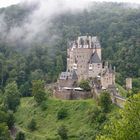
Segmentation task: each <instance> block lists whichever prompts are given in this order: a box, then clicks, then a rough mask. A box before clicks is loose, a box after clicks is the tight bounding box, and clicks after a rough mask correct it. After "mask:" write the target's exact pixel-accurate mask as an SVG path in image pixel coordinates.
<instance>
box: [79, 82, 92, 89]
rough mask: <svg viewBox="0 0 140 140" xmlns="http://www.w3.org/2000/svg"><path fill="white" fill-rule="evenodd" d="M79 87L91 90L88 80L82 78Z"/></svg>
mask: <svg viewBox="0 0 140 140" xmlns="http://www.w3.org/2000/svg"><path fill="white" fill-rule="evenodd" d="M79 87H80V88H82V89H84V90H85V91H90V90H91V87H90V85H89V82H88V81H87V80H82V81H81V82H80V83H79Z"/></svg>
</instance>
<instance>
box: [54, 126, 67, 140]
mask: <svg viewBox="0 0 140 140" xmlns="http://www.w3.org/2000/svg"><path fill="white" fill-rule="evenodd" d="M57 133H58V135H59V136H60V137H61V139H62V140H67V139H68V130H67V129H66V127H65V126H64V125H61V126H60V127H59V128H58V130H57Z"/></svg>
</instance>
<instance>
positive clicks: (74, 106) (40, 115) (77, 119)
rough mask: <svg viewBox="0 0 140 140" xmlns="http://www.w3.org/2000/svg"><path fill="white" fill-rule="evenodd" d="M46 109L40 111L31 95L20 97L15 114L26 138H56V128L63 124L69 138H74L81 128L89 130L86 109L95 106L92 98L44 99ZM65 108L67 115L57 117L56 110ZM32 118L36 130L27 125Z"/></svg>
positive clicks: (18, 125)
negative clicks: (74, 99)
mask: <svg viewBox="0 0 140 140" xmlns="http://www.w3.org/2000/svg"><path fill="white" fill-rule="evenodd" d="M46 104H47V109H46V110H44V111H42V109H41V107H40V106H38V105H37V104H36V103H35V101H34V99H33V98H32V97H28V98H22V99H21V105H20V106H19V108H18V111H17V112H16V114H15V117H16V125H17V127H18V128H19V129H20V130H22V131H23V132H25V134H26V138H27V140H47V139H52V140H55V139H58V136H57V128H58V127H59V126H60V125H62V124H64V125H65V126H66V127H67V128H68V132H69V136H70V137H71V139H73V140H74V139H75V140H76V136H77V134H78V133H79V132H80V131H81V130H89V129H91V126H90V125H89V124H88V115H87V114H88V111H89V110H90V109H92V108H94V107H95V106H96V104H95V101H94V100H93V99H90V100H76V101H65V100H63V101H62V100H57V99H49V100H48V101H46ZM61 108H65V109H66V110H67V112H68V116H67V117H66V118H65V119H63V120H58V119H57V112H58V111H59V110H60V109H61ZM32 118H34V119H35V120H36V122H37V130H36V131H34V132H31V131H29V130H28V128H27V126H28V123H29V121H30V120H31V119H32Z"/></svg>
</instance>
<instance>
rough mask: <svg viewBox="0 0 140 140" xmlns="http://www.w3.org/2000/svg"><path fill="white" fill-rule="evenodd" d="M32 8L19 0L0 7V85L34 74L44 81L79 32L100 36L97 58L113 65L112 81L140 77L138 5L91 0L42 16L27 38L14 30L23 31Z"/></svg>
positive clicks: (60, 64)
mask: <svg viewBox="0 0 140 140" xmlns="http://www.w3.org/2000/svg"><path fill="white" fill-rule="evenodd" d="M36 8H37V5H36V4H34V5H26V4H24V5H14V6H11V7H8V8H2V9H1V10H0V13H1V17H2V18H1V20H2V21H3V23H1V26H2V27H3V24H4V25H5V26H4V27H5V28H4V29H1V30H0V31H1V32H0V34H1V37H0V50H1V53H0V65H1V69H0V76H1V78H0V80H1V86H3V85H5V84H6V83H7V82H9V81H13V80H16V81H17V82H18V85H19V86H21V85H22V84H25V83H26V84H27V81H28V83H30V82H31V81H32V80H33V79H40V78H42V79H44V80H45V81H46V82H53V81H55V80H56V79H57V76H58V74H59V73H60V71H61V70H64V69H65V68H66V49H67V43H68V41H69V40H73V39H75V38H76V37H77V36H78V35H85V34H90V35H96V36H98V37H99V38H100V41H101V45H102V49H103V59H104V60H108V61H109V62H110V63H112V65H114V66H116V71H117V72H118V82H122V81H123V79H125V77H138V76H140V61H139V59H140V56H139V53H140V47H139V46H140V38H139V37H140V8H139V6H137V7H135V8H134V7H131V6H130V5H129V4H121V3H92V4H91V6H90V7H89V8H87V9H83V10H80V11H69V10H67V11H65V12H64V13H60V14H56V15H54V16H53V17H51V19H49V21H47V20H45V21H44V22H43V24H42V26H44V29H43V30H41V31H40V32H37V33H36V35H35V36H34V37H33V38H32V39H30V41H27V39H26V40H24V39H25V38H26V36H27V37H29V35H30V34H29V33H28V32H27V34H26V32H24V34H21V33H20V31H21V30H24V28H23V27H25V23H28V22H31V21H30V20H29V17H31V15H32V13H33V12H34V11H35V9H36ZM29 15H30V16H29ZM29 25H32V24H29ZM30 28H32V26H30ZM27 31H28V30H27ZM12 32H13V34H15V35H14V36H13V34H12ZM11 36H12V37H11ZM19 36H20V37H19ZM14 37H15V38H14ZM9 38H10V39H11V38H12V39H11V40H12V41H11V40H10V39H9ZM13 38H14V39H13ZM13 40H14V41H13ZM9 42H10V43H9Z"/></svg>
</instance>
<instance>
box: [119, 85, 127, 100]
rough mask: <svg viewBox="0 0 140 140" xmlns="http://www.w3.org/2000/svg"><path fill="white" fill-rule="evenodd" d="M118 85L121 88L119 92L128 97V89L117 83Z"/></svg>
mask: <svg viewBox="0 0 140 140" xmlns="http://www.w3.org/2000/svg"><path fill="white" fill-rule="evenodd" d="M116 87H117V88H118V90H119V93H120V94H121V95H122V96H123V97H126V96H127V90H125V89H124V88H123V87H122V86H120V85H119V84H116Z"/></svg>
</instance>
